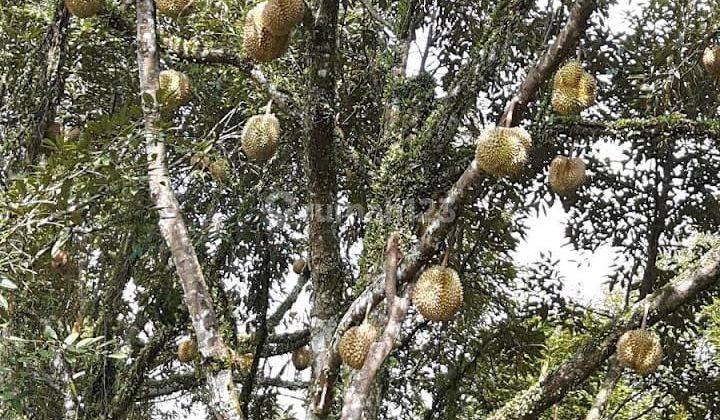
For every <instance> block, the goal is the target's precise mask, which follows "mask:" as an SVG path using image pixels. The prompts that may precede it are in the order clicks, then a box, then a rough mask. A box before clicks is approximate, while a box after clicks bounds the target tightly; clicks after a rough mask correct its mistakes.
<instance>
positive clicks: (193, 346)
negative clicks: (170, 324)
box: [177, 339, 312, 375]
mask: <svg viewBox="0 0 720 420" xmlns="http://www.w3.org/2000/svg"><path fill="white" fill-rule="evenodd" d="M230 357H231V362H232V365H233V367H234V368H235V369H237V370H238V372H240V373H242V374H243V375H247V374H248V373H250V369H251V368H252V364H253V361H254V359H255V356H254V355H253V353H243V354H237V353H235V352H234V351H231V352H230ZM197 358H198V348H197V343H195V341H194V340H189V339H187V340H183V341H181V342H180V344H178V347H177V360H178V361H179V362H180V363H192V362H193V361H195V360H196V359H197ZM292 363H293V365H294V366H295V369H297V370H305V369H307V368H308V367H310V364H311V363H312V351H311V350H310V348H309V347H307V346H304V347H300V348H298V349H296V350H295V351H294V352H293V354H292Z"/></svg>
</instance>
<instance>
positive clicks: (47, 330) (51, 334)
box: [43, 325, 58, 340]
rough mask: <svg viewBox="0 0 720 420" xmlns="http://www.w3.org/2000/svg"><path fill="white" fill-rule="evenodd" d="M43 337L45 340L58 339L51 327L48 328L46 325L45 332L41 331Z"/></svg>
mask: <svg viewBox="0 0 720 420" xmlns="http://www.w3.org/2000/svg"><path fill="white" fill-rule="evenodd" d="M43 335H44V336H45V338H47V339H48V340H57V339H58V335H57V333H56V332H55V330H54V329H53V328H52V327H51V326H49V325H46V326H45V330H44V331H43Z"/></svg>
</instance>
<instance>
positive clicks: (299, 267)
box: [293, 258, 305, 274]
mask: <svg viewBox="0 0 720 420" xmlns="http://www.w3.org/2000/svg"><path fill="white" fill-rule="evenodd" d="M303 270H305V260H304V259H302V258H298V259H297V260H295V261H293V272H294V273H295V274H300V273H302V272H303Z"/></svg>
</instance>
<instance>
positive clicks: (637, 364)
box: [617, 329, 663, 375]
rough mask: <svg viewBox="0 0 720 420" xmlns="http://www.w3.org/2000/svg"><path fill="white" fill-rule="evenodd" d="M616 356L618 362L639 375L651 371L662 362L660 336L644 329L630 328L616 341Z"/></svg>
mask: <svg viewBox="0 0 720 420" xmlns="http://www.w3.org/2000/svg"><path fill="white" fill-rule="evenodd" d="M617 357H618V360H619V361H620V363H622V364H623V365H624V366H627V367H629V368H631V369H632V370H634V371H635V372H637V373H639V374H640V375H647V374H649V373H652V372H654V371H655V370H656V369H657V368H658V366H660V363H661V362H662V357H663V352H662V347H661V346H660V337H658V335H657V334H655V333H654V332H652V331H648V330H646V329H639V330H630V331H628V332H626V333H625V334H623V335H622V337H620V339H619V340H618V342H617Z"/></svg>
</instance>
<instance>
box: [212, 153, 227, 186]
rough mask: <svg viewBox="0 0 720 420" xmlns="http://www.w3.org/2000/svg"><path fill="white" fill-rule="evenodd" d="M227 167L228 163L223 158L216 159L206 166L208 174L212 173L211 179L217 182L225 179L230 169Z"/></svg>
mask: <svg viewBox="0 0 720 420" xmlns="http://www.w3.org/2000/svg"><path fill="white" fill-rule="evenodd" d="M229 168H230V164H229V163H228V160H227V159H225V158H221V159H217V160H215V161H214V162H212V163H210V164H209V165H208V166H207V169H208V171H209V172H210V175H212V177H213V179H215V180H216V181H218V182H223V181H224V180H225V177H226V176H227V173H228V171H229V170H230V169H229Z"/></svg>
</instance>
